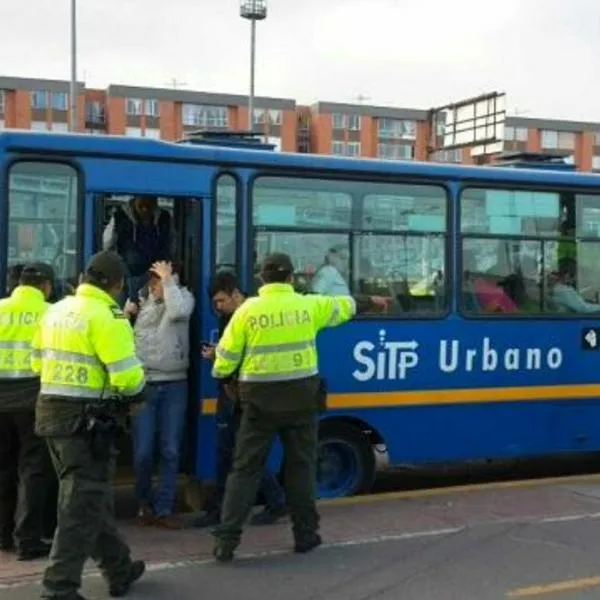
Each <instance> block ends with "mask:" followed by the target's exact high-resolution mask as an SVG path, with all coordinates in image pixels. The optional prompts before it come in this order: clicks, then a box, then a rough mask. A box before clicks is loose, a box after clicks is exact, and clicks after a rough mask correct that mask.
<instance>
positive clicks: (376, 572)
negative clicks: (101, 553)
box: [2, 519, 600, 600]
mask: <svg viewBox="0 0 600 600" xmlns="http://www.w3.org/2000/svg"><path fill="white" fill-rule="evenodd" d="M599 540H600V520H597V519H582V520H579V521H567V522H558V523H557V522H554V523H535V524H533V523H518V524H517V523H509V524H493V525H480V526H475V527H471V528H466V529H463V530H458V531H448V532H446V533H444V532H437V533H433V534H429V535H421V536H418V537H415V538H413V539H396V540H393V539H391V540H385V538H383V539H380V540H377V541H374V540H368V541H362V542H361V541H360V540H356V541H354V542H353V543H343V544H340V545H336V546H332V547H325V548H322V549H319V550H318V551H316V552H314V553H313V554H312V555H307V556H300V557H298V556H294V555H292V554H290V553H285V554H276V555H270V556H254V557H249V558H240V559H238V560H237V561H236V562H235V563H232V564H231V565H229V566H221V565H215V564H213V563H206V562H201V563H199V564H193V565H190V566H175V567H173V566H170V567H169V568H165V569H164V570H163V569H160V568H159V569H157V570H156V571H152V572H150V573H149V574H148V575H147V577H146V578H145V579H144V580H143V581H141V582H140V583H139V584H138V586H137V587H136V589H135V590H134V591H133V592H132V593H131V594H130V597H131V598H132V599H135V598H138V599H140V600H142V599H144V600H166V599H171V598H177V599H181V600H197V599H199V598H200V599H201V598H219V600H241V599H244V600H264V599H265V598H269V599H271V600H284V599H285V600H317V599H326V600H372V599H377V600H400V599H402V600H467V599H469V600H471V599H473V600H475V599H476V600H501V599H505V598H511V597H513V598H519V597H520V598H545V597H551V598H553V599H556V600H560V599H567V598H568V599H570V600H575V599H587V598H598V597H600V558H599V552H598V549H599V545H600V542H599ZM590 577H597V578H598V579H597V581H596V582H595V583H596V585H595V586H594V585H591V586H587V587H583V588H582V587H581V586H583V585H584V583H585V582H582V580H583V578H590ZM572 579H574V580H577V582H576V583H571V584H570V585H571V586H572V589H571V590H570V591H568V592H565V593H550V592H554V591H555V590H556V585H555V584H556V582H561V581H564V580H572ZM534 585H536V586H539V585H542V586H548V585H550V586H552V585H554V587H550V588H546V590H544V589H543V588H540V589H537V590H527V588H529V587H530V586H534ZM578 586H579V587H578ZM83 591H84V593H85V594H86V597H87V598H88V599H89V600H100V599H101V598H105V597H106V590H105V587H104V585H103V582H102V580H101V579H100V578H98V577H89V578H87V579H86V582H85V586H84V590H83ZM545 592H546V593H545ZM511 594H512V595H511ZM36 596H37V590H36V586H33V585H32V586H26V587H21V588H15V589H5V590H2V599H3V600H30V599H31V598H35V597H36Z"/></svg>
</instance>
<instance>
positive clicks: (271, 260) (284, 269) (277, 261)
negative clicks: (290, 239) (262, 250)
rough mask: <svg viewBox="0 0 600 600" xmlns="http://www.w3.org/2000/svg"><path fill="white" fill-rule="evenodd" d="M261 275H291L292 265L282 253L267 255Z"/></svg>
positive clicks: (290, 260)
mask: <svg viewBox="0 0 600 600" xmlns="http://www.w3.org/2000/svg"><path fill="white" fill-rule="evenodd" d="M260 270H261V273H281V274H284V273H285V274H286V275H291V274H292V273H293V272H294V265H293V264H292V259H291V258H290V257H289V256H288V255H287V254H283V253H282V252H274V253H273V254H267V256H265V258H264V260H263V263H262V267H261V269H260Z"/></svg>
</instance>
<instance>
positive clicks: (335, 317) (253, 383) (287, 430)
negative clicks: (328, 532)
mask: <svg viewBox="0 0 600 600" xmlns="http://www.w3.org/2000/svg"><path fill="white" fill-rule="evenodd" d="M293 273H294V269H293V265H292V261H291V259H290V257H289V256H287V255H286V254H272V255H270V256H267V257H266V258H265V260H264V262H263V265H262V268H261V279H262V281H263V283H264V285H263V286H262V287H261V288H260V289H259V292H258V294H259V295H258V297H255V298H250V299H248V300H246V302H245V303H244V304H243V305H242V306H240V307H239V308H238V309H237V311H236V312H235V313H234V315H233V317H232V319H231V321H230V322H229V325H228V326H227V328H226V330H225V332H224V334H223V337H222V338H221V340H220V341H219V344H218V346H217V349H216V360H215V363H214V367H213V376H214V377H216V378H217V379H220V380H223V381H227V378H228V377H229V376H231V374H232V373H234V372H235V370H236V369H237V368H238V366H239V376H238V381H239V396H240V401H241V406H242V419H241V425H240V429H239V432H238V438H237V447H236V450H235V458H234V465H233V470H232V472H231V473H230V475H229V478H228V480H227V486H226V491H225V499H224V502H223V510H222V515H221V525H220V526H219V527H218V528H217V531H216V536H217V542H216V545H215V549H214V555H215V557H216V558H217V560H219V561H222V562H226V561H229V560H231V559H232V558H233V553H234V550H235V549H236V548H237V546H238V545H239V542H240V537H241V533H242V525H243V523H244V521H245V520H246V517H247V516H248V514H249V512H250V510H251V508H252V505H253V502H254V498H255V496H256V491H257V488H258V484H259V480H260V477H261V474H262V470H263V468H264V465H265V462H266V460H267V457H268V454H269V450H270V447H271V443H272V441H273V438H274V437H275V436H276V435H277V434H278V435H279V437H280V439H281V441H282V443H283V447H284V452H285V465H284V470H285V487H286V496H287V502H288V506H289V509H290V513H291V517H292V523H293V533H294V540H295V551H296V552H300V553H305V552H309V551H310V550H312V549H313V548H316V547H317V546H319V545H320V544H321V537H320V536H319V534H318V529H319V515H318V513H317V509H316V503H315V483H316V462H317V432H318V419H317V414H318V412H319V409H320V408H321V406H320V404H321V403H320V399H319V393H318V392H319V387H320V382H321V381H320V377H319V375H318V366H317V348H316V337H317V333H318V332H319V331H320V330H321V329H324V328H326V327H335V326H336V325H340V324H342V323H344V322H346V321H348V320H349V319H351V318H352V317H353V316H354V314H355V312H356V311H357V302H356V299H354V298H352V297H351V296H319V295H301V294H297V293H296V292H295V291H294V288H293V287H292V277H293ZM380 302H381V301H380V300H379V299H369V300H367V301H366V302H365V303H364V307H363V306H361V309H362V308H367V307H368V306H372V304H373V303H376V304H379V303H380ZM385 304H386V303H385Z"/></svg>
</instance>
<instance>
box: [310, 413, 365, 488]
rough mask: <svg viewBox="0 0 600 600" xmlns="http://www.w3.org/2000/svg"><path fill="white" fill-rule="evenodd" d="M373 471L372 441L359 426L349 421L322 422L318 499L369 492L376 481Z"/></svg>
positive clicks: (318, 465)
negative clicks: (350, 423)
mask: <svg viewBox="0 0 600 600" xmlns="http://www.w3.org/2000/svg"><path fill="white" fill-rule="evenodd" d="M375 473H376V469H375V454H374V453H373V448H372V447H371V442H370V441H369V439H368V438H367V436H366V435H365V434H364V433H363V432H362V431H361V430H360V429H359V428H357V427H354V426H353V425H349V424H348V423H334V422H329V423H328V422H323V423H321V426H320V428H319V455H318V464H317V493H318V495H319V498H342V497H345V496H353V495H354V494H358V493H360V492H368V491H370V490H371V488H372V487H373V483H374V482H375Z"/></svg>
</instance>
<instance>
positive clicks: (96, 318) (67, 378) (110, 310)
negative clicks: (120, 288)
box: [31, 284, 145, 400]
mask: <svg viewBox="0 0 600 600" xmlns="http://www.w3.org/2000/svg"><path fill="white" fill-rule="evenodd" d="M32 347H33V355H32V360H31V364H32V368H33V370H34V371H35V372H37V373H40V374H41V393H42V394H45V395H49V396H59V397H61V398H73V399H77V400H80V399H81V400H100V399H106V398H109V397H110V396H112V395H114V394H119V395H124V396H135V395H136V394H138V393H140V392H141V391H142V389H143V387H144V385H145V377H144V369H143V367H142V364H141V362H140V361H139V360H138V358H137V357H136V355H135V345H134V337H133V329H132V328H131V325H130V324H129V321H128V320H127V319H126V317H125V315H124V314H123V312H122V311H121V309H120V308H119V307H118V305H117V304H116V303H115V301H114V300H113V299H112V298H111V297H110V296H109V295H108V294H107V293H105V292H103V291H102V290H101V289H99V288H97V287H95V286H93V285H89V284H82V285H80V286H79V287H78V288H77V291H76V293H75V295H74V296H69V297H67V298H65V299H64V300H61V301H60V302H58V303H56V304H55V305H54V306H52V307H51V308H50V309H49V310H48V312H47V313H46V315H45V316H44V317H43V319H42V321H41V323H40V327H39V328H38V330H37V332H36V335H35V336H34V338H33V342H32Z"/></svg>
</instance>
